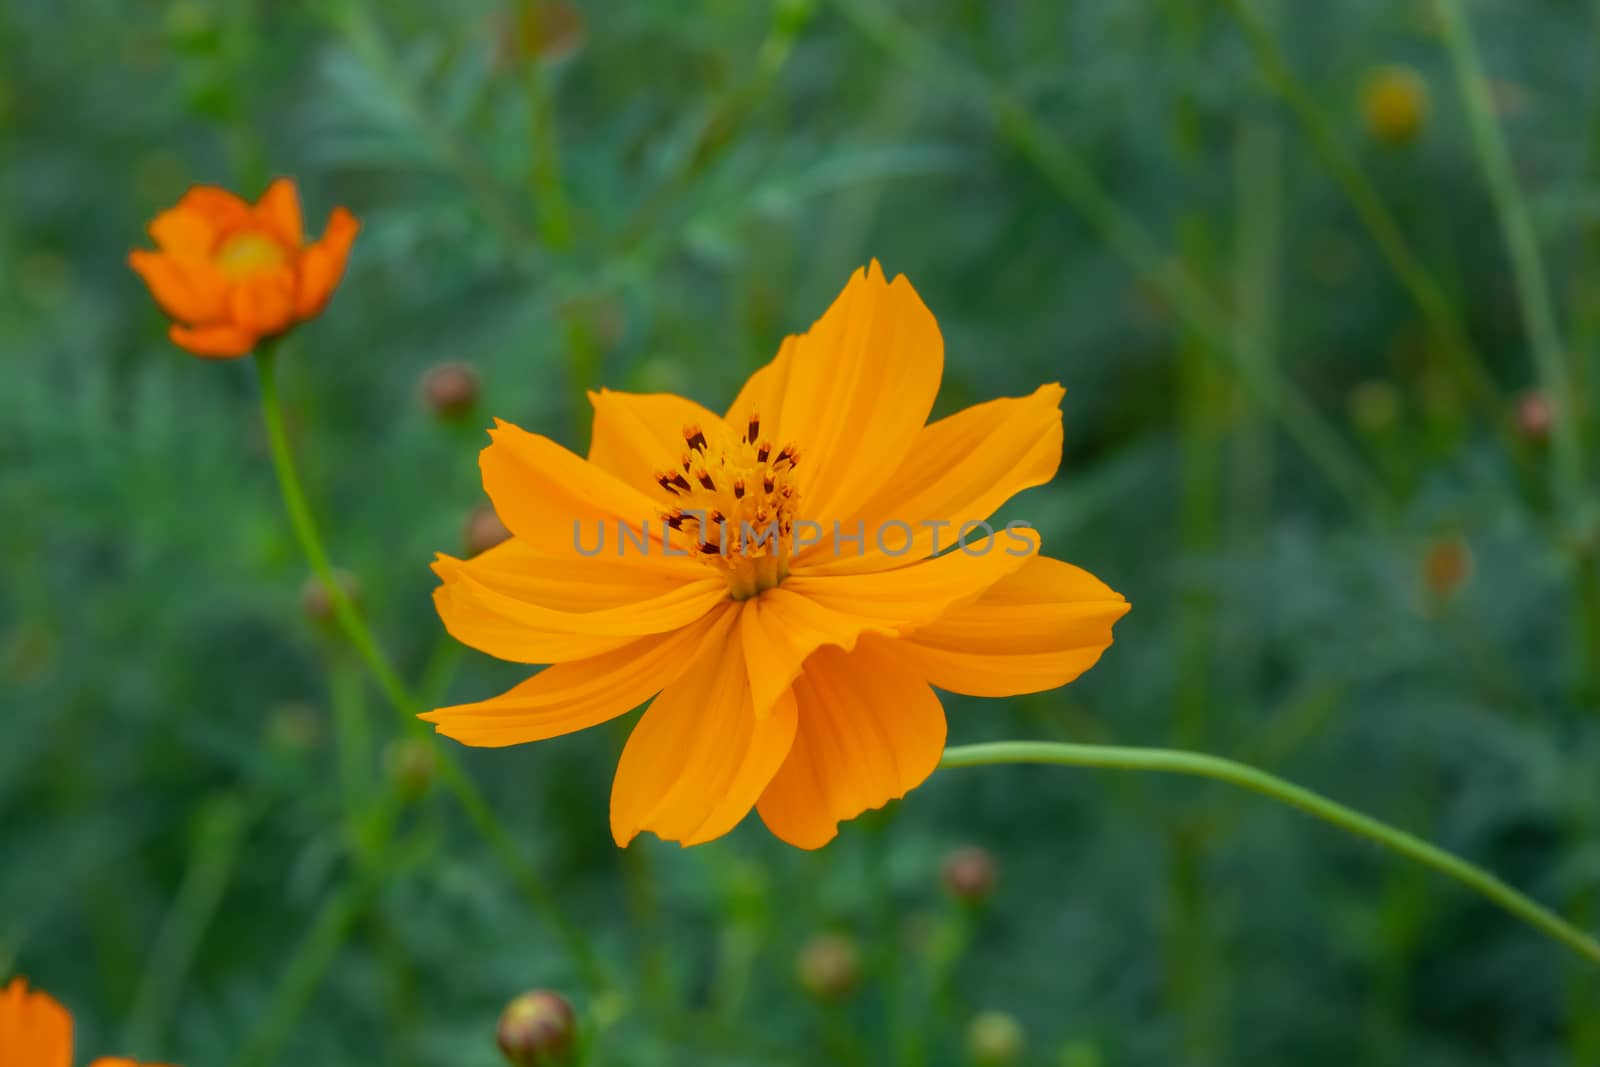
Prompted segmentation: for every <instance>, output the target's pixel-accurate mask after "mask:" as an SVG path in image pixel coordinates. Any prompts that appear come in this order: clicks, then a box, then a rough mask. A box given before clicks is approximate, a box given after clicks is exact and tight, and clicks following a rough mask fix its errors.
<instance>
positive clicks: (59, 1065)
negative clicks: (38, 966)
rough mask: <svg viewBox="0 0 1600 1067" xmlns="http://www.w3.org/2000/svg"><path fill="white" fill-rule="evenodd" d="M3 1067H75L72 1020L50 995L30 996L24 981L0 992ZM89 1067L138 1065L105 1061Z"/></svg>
mask: <svg viewBox="0 0 1600 1067" xmlns="http://www.w3.org/2000/svg"><path fill="white" fill-rule="evenodd" d="M0 1067H72V1016H71V1015H69V1014H67V1009H65V1008H63V1007H62V1006H61V1005H60V1004H59V1003H58V1002H57V1001H56V999H55V998H54V997H52V996H50V995H49V994H47V993H39V992H29V991H28V983H27V982H25V981H23V980H22V979H21V978H13V979H12V980H11V984H10V985H8V986H6V987H5V988H4V989H0ZM90 1067H139V1065H138V1064H136V1063H134V1062H133V1061H132V1060H124V1059H117V1058H104V1057H103V1058H101V1059H98V1060H95V1061H94V1063H93V1064H91V1065H90ZM152 1067H154V1065H152Z"/></svg>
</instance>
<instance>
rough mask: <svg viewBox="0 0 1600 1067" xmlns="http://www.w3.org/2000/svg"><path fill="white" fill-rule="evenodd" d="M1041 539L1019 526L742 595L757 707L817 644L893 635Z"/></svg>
mask: <svg viewBox="0 0 1600 1067" xmlns="http://www.w3.org/2000/svg"><path fill="white" fill-rule="evenodd" d="M1038 546H1039V538H1038V534H1036V533H1034V532H1033V531H1032V530H1023V531H1018V535H1017V539H1016V541H1015V542H1014V543H1012V544H1009V545H1005V546H1002V544H1001V542H1000V540H999V539H998V538H997V539H996V542H995V544H994V546H993V547H991V549H990V550H989V551H988V552H986V553H984V554H982V555H976V554H971V555H969V554H968V553H966V552H963V551H961V550H959V549H958V550H957V551H955V552H951V553H948V554H946V555H943V556H939V557H938V558H936V559H930V560H924V561H923V562H920V563H914V564H911V565H909V566H906V567H901V568H899V569H897V570H892V571H881V572H877V573H872V574H848V575H809V574H802V573H799V572H796V573H794V574H792V575H790V577H789V579H788V580H787V581H785V582H784V583H783V584H782V585H780V586H778V587H777V588H776V589H769V590H767V591H766V592H765V593H763V594H762V595H761V596H760V597H759V598H756V599H754V600H749V601H746V602H745V603H744V606H743V607H744V610H743V614H742V617H741V619H740V637H741V639H742V640H743V641H744V642H745V644H746V651H745V655H746V657H747V658H748V661H749V663H750V685H751V689H752V691H753V692H754V694H755V711H756V714H757V715H758V716H759V715H761V714H764V713H765V709H766V708H767V707H768V706H769V703H770V701H771V699H772V698H773V696H774V695H775V694H777V693H781V692H782V691H784V690H786V689H787V688H788V687H789V684H790V682H792V681H793V680H794V678H795V676H796V675H798V674H799V673H800V667H801V664H802V663H804V662H805V661H806V658H807V657H808V656H810V655H811V654H812V653H813V652H815V651H816V650H817V649H819V648H822V647H824V646H829V645H831V646H835V647H838V648H844V649H848V648H851V647H852V646H853V644H854V642H855V640H856V639H857V638H858V637H860V636H861V635H863V634H869V633H876V634H884V635H890V636H892V635H895V634H901V633H907V632H910V631H913V630H915V629H917V628H918V627H921V626H925V625H927V624H929V623H931V622H934V621H935V620H937V619H939V618H941V617H942V616H943V615H945V614H946V613H947V612H949V611H950V610H952V609H953V608H956V607H959V606H961V605H963V604H968V603H971V602H972V601H974V600H976V599H978V597H980V596H981V595H982V594H983V593H984V591H985V590H987V589H988V588H989V587H990V586H992V585H994V584H995V582H997V581H999V580H1000V579H1001V578H1003V577H1005V576H1006V575H1008V574H1011V573H1013V572H1015V571H1017V570H1019V569H1021V568H1022V567H1023V566H1024V565H1025V564H1026V563H1027V561H1028V559H1029V557H1031V556H1032V555H1033V554H1034V553H1035V552H1037V551H1038ZM977 547H978V546H977V545H974V546H973V548H974V551H976V549H977ZM1013 552H1018V553H1021V554H1019V555H1013V554H1012V553H1013Z"/></svg>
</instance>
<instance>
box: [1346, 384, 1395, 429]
mask: <svg viewBox="0 0 1600 1067" xmlns="http://www.w3.org/2000/svg"><path fill="white" fill-rule="evenodd" d="M1350 417H1351V419H1352V420H1354V422H1355V424H1356V426H1358V427H1359V428H1360V429H1362V430H1364V431H1365V432H1367V433H1371V434H1380V433H1383V432H1384V431H1385V430H1388V429H1390V428H1391V427H1393V426H1394V424H1395V421H1396V420H1398V419H1399V418H1400V393H1399V391H1398V390H1396V389H1395V387H1394V386H1392V385H1390V384H1389V383H1388V382H1384V381H1376V380H1375V381H1370V382H1362V383H1361V384H1360V385H1358V386H1356V387H1355V388H1354V389H1352V390H1350Z"/></svg>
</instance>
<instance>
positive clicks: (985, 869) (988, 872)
mask: <svg viewBox="0 0 1600 1067" xmlns="http://www.w3.org/2000/svg"><path fill="white" fill-rule="evenodd" d="M942 873H943V876H944V887H945V888H946V889H947V890H949V891H950V895H951V896H953V897H955V898H956V899H957V900H959V901H961V902H962V903H963V904H981V903H983V901H985V900H986V899H988V897H989V894H990V893H992V892H994V885H995V881H996V879H997V878H998V877H999V874H998V871H996V869H995V863H994V856H992V855H990V854H989V852H988V850H986V849H982V848H979V847H978V846H976V845H967V846H964V847H962V848H957V849H952V850H951V851H950V852H949V853H948V854H947V855H946V856H945V858H944V866H943V870H942Z"/></svg>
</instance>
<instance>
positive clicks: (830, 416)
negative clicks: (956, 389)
mask: <svg viewBox="0 0 1600 1067" xmlns="http://www.w3.org/2000/svg"><path fill="white" fill-rule="evenodd" d="M943 373H944V340H943V338H942V337H941V336H940V334H939V326H938V324H937V323H936V322H935V321H934V318H933V315H932V313H931V312H929V311H928V308H927V306H926V305H924V304H923V302H922V298H921V297H919V296H918V295H917V292H916V290H915V289H913V288H912V287H911V283H910V282H909V281H907V280H906V278H905V276H904V275H901V276H899V277H896V278H895V279H894V281H893V282H892V283H891V282H888V281H886V280H885V279H884V275H883V269H882V268H881V267H880V266H879V265H878V262H877V260H873V261H872V263H871V265H870V266H868V267H867V268H865V269H864V270H858V271H856V273H855V274H854V275H853V276H852V277H851V279H850V282H849V284H848V285H846V286H845V289H844V291H843V292H842V293H840V294H839V297H838V299H836V300H835V301H834V302H833V306H831V307H830V308H828V310H827V312H826V313H824V314H823V316H822V318H820V319H818V320H817V322H816V324H815V325H813V326H812V327H811V329H810V330H809V331H807V332H806V333H805V334H803V335H801V336H799V337H796V338H791V339H790V340H788V341H786V342H785V343H784V345H783V347H782V348H781V349H780V350H779V353H778V357H777V358H776V359H774V360H773V361H772V362H771V363H770V364H768V365H767V366H766V367H764V368H763V369H762V370H760V371H757V372H756V374H755V376H754V377H752V379H751V381H750V382H749V383H747V385H746V387H745V389H744V390H743V391H741V393H740V394H739V398H738V399H737V400H735V401H734V406H733V407H731V408H730V409H729V415H728V418H729V420H730V421H731V422H733V423H734V424H735V425H738V424H741V423H742V421H743V420H744V419H745V418H746V417H748V415H749V413H750V411H751V410H756V411H758V412H759V414H760V416H761V424H762V427H763V432H764V433H765V434H767V435H769V436H771V437H772V439H773V442H774V444H776V445H779V446H780V447H781V446H782V445H784V444H787V443H790V442H793V443H794V444H796V445H797V446H798V447H799V449H800V457H801V462H800V465H799V468H798V471H797V477H798V478H799V483H800V493H801V499H802V500H804V501H805V502H806V503H805V510H806V513H807V514H808V516H810V517H811V518H814V519H817V520H819V521H824V522H828V521H831V520H832V519H835V518H841V517H844V516H847V515H853V514H855V512H856V511H857V510H858V509H859V508H860V506H861V505H862V504H863V503H865V502H866V500H867V499H868V498H869V497H870V496H871V495H872V494H873V492H874V491H876V490H877V489H878V487H879V486H881V485H882V484H883V482H884V481H885V479H887V478H888V477H889V475H890V474H891V473H893V471H894V469H895V468H896V467H897V466H899V464H900V461H901V460H902V459H903V458H904V457H905V455H906V453H907V452H908V451H909V450H910V448H911V445H912V442H913V441H914V440H915V439H916V434H917V431H918V430H919V429H921V428H922V426H923V424H924V423H925V422H926V421H927V419H928V412H929V411H931V410H932V408H933V400H934V396H935V395H936V394H937V393H938V391H939V380H940V378H941V377H942V375H943Z"/></svg>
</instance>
